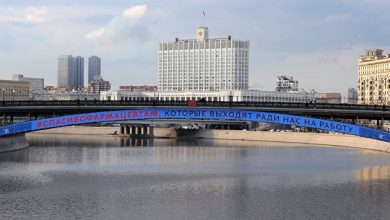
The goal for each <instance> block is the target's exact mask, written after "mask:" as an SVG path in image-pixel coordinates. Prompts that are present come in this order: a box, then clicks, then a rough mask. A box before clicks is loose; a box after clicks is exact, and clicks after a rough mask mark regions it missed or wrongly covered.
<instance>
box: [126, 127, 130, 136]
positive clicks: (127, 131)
mask: <svg viewBox="0 0 390 220" xmlns="http://www.w3.org/2000/svg"><path fill="white" fill-rule="evenodd" d="M126 134H128V135H130V126H129V125H126Z"/></svg>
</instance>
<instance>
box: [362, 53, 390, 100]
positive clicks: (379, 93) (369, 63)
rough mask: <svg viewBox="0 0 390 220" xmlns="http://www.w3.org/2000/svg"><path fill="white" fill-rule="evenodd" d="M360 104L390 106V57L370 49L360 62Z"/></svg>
mask: <svg viewBox="0 0 390 220" xmlns="http://www.w3.org/2000/svg"><path fill="white" fill-rule="evenodd" d="M358 104H378V105H382V104H386V105H388V104H390V55H383V50H381V49H368V50H366V53H365V55H363V56H361V57H360V58H359V62H358Z"/></svg>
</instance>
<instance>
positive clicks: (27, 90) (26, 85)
mask: <svg viewBox="0 0 390 220" xmlns="http://www.w3.org/2000/svg"><path fill="white" fill-rule="evenodd" d="M0 89H1V100H2V101H25V100H30V96H31V87H30V82H27V81H17V80H0Z"/></svg>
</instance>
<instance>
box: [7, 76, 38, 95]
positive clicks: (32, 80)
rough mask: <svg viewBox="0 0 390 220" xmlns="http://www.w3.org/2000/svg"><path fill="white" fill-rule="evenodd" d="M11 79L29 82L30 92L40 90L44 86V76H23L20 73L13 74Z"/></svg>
mask: <svg viewBox="0 0 390 220" xmlns="http://www.w3.org/2000/svg"><path fill="white" fill-rule="evenodd" d="M12 80H17V81H26V82H30V89H31V92H32V93H36V92H41V91H42V90H43V89H44V87H45V79H44V78H33V77H24V76H23V75H22V74H13V75H12Z"/></svg>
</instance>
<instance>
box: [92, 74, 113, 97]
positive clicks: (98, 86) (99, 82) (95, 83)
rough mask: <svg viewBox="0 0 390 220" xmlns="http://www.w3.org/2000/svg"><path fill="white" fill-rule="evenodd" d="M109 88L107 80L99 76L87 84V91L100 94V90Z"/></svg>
mask: <svg viewBox="0 0 390 220" xmlns="http://www.w3.org/2000/svg"><path fill="white" fill-rule="evenodd" d="M110 89H111V84H110V82H109V81H104V80H103V78H102V77H101V76H97V77H96V78H95V79H94V80H92V82H91V83H90V84H89V86H88V93H94V94H100V92H101V91H108V90H110Z"/></svg>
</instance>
